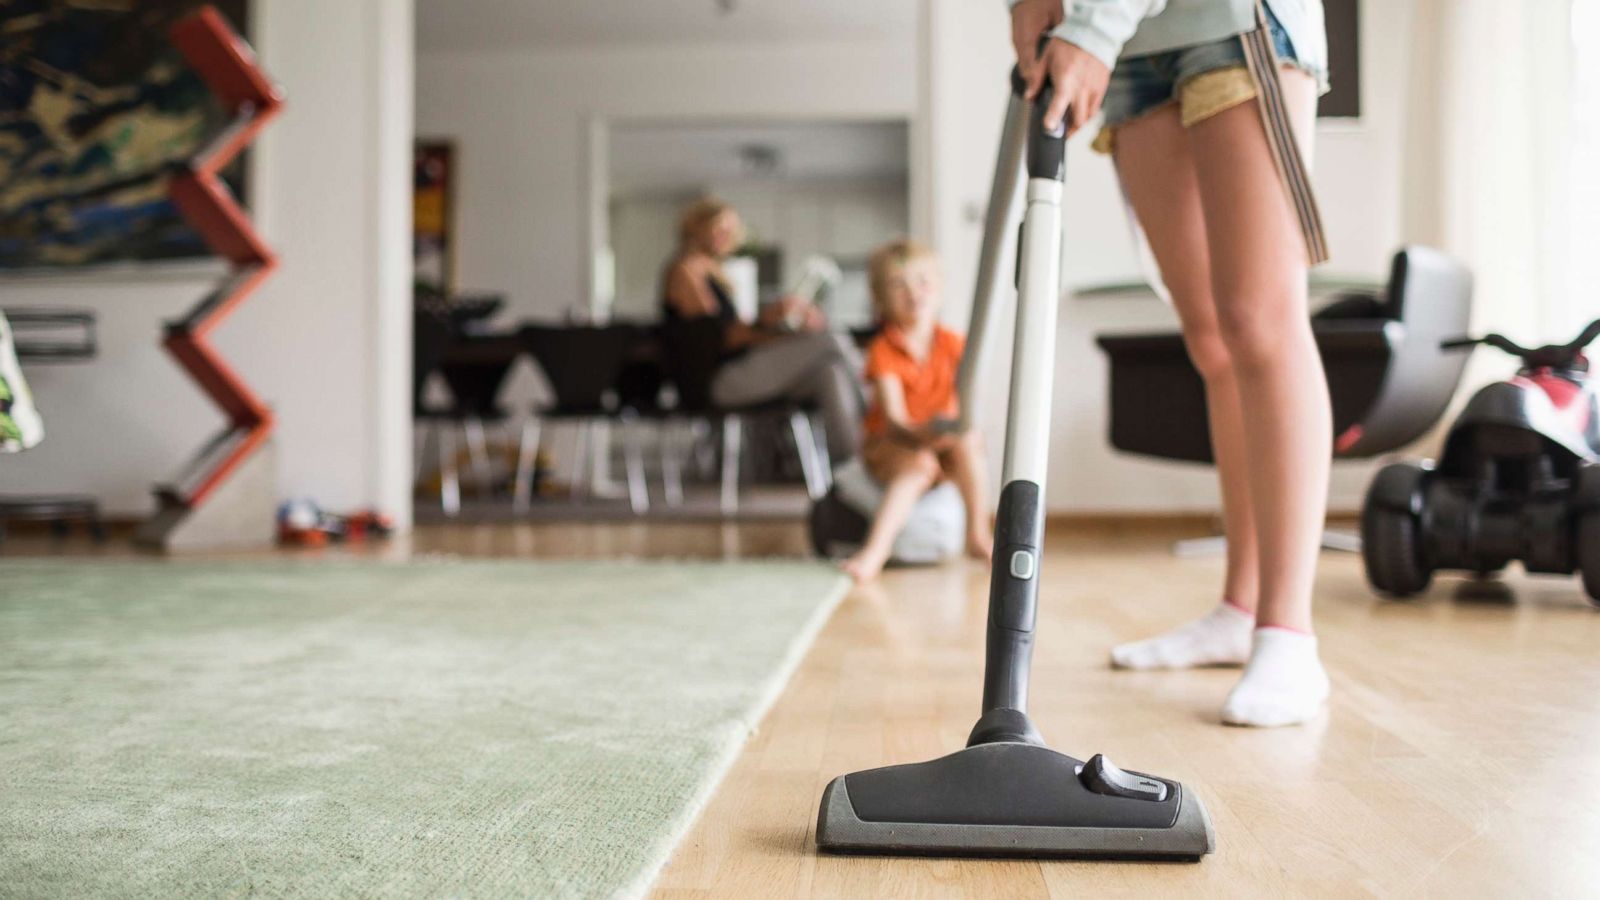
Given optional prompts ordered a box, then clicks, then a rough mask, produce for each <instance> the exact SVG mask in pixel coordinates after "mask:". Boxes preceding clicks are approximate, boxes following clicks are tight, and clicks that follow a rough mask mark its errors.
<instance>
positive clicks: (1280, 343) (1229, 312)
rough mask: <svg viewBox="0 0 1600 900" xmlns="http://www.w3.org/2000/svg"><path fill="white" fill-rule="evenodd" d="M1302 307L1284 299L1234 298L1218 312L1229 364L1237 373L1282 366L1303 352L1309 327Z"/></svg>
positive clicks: (1262, 297) (1220, 330)
mask: <svg viewBox="0 0 1600 900" xmlns="http://www.w3.org/2000/svg"><path fill="white" fill-rule="evenodd" d="M1298 307H1299V304H1289V303H1284V302H1283V298H1268V297H1264V296H1256V297H1254V298H1247V297H1235V298H1234V299H1233V301H1232V302H1229V303H1226V304H1222V305H1220V306H1219V308H1218V310H1217V324H1218V330H1219V332H1220V335H1221V338H1222V343H1223V344H1224V345H1225V346H1226V348H1227V352H1228V358H1229V362H1230V364H1231V365H1232V366H1233V367H1234V368H1235V369H1259V368H1263V367H1270V366H1273V365H1277V364H1278V363H1280V362H1281V361H1282V360H1283V359H1284V358H1285V357H1286V356H1287V355H1290V354H1293V353H1297V352H1300V349H1301V348H1300V341H1298V340H1297V338H1299V337H1300V336H1301V334H1302V332H1305V333H1306V334H1309V330H1310V325H1309V322H1308V321H1307V318H1306V313H1305V311H1304V309H1301V308H1298Z"/></svg>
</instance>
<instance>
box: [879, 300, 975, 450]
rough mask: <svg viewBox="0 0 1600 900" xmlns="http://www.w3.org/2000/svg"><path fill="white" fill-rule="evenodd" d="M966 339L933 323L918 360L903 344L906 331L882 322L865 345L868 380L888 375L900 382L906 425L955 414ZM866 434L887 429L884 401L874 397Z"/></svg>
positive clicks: (919, 423) (882, 432)
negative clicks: (924, 354) (923, 354)
mask: <svg viewBox="0 0 1600 900" xmlns="http://www.w3.org/2000/svg"><path fill="white" fill-rule="evenodd" d="M966 345H967V339H966V338H964V337H962V336H961V335H959V334H957V333H955V332H954V331H951V330H950V329H948V328H946V327H944V326H943V325H935V326H934V329H933V341H932V342H931V343H930V344H929V346H928V356H927V358H926V359H922V360H918V359H917V358H916V357H914V356H912V355H911V351H910V349H909V348H908V347H907V346H906V337H905V333H904V332H903V331H902V330H901V329H900V327H899V326H897V325H885V326H884V327H883V330H882V331H881V332H879V333H878V336H877V337H875V338H873V339H872V343H871V344H870V345H868V346H867V368H866V375H867V381H868V382H870V383H872V384H877V382H878V379H880V378H883V377H885V376H891V377H893V378H895V379H896V380H898V381H899V382H900V388H901V390H902V391H903V392H904V393H905V397H906V415H907V416H908V417H909V418H910V422H908V423H907V424H909V425H913V426H916V425H922V424H924V423H926V422H927V421H928V420H930V419H933V418H936V417H939V416H954V415H955V414H956V370H957V369H958V368H960V366H961V351H962V350H963V349H965V347H966ZM866 426H867V434H869V435H881V434H884V433H886V432H887V431H888V430H889V420H888V418H887V417H886V416H885V415H884V413H883V402H882V401H881V400H878V399H874V400H873V402H872V406H871V408H869V409H868V410H867V422H866Z"/></svg>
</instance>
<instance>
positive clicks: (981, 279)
mask: <svg viewBox="0 0 1600 900" xmlns="http://www.w3.org/2000/svg"><path fill="white" fill-rule="evenodd" d="M1023 95H1024V83H1023V80H1022V77H1021V74H1020V73H1019V72H1017V71H1015V70H1013V72H1012V76H1011V101H1010V104H1009V106H1008V108H1007V111H1006V124H1005V129H1004V132H1003V135H1002V139H1001V147H1000V160H999V163H998V164H997V165H996V167H995V176H994V183H993V188H992V191H991V195H990V201H989V214H988V218H987V221H986V223H985V227H984V241H983V252H982V255H981V256H980V259H979V266H978V284H977V290H976V292H975V297H974V300H973V311H972V328H971V329H970V332H969V335H968V340H967V348H968V349H967V354H966V358H964V359H963V360H962V365H961V371H960V376H959V389H960V394H961V400H962V402H961V424H962V425H963V426H970V425H971V422H972V410H973V407H974V406H975V402H974V401H975V399H976V396H977V394H976V391H975V387H976V385H975V382H976V380H977V373H978V371H979V370H980V368H981V361H980V359H979V357H981V356H982V355H983V354H984V353H985V352H986V351H985V349H984V348H985V345H986V340H987V332H988V328H989V324H990V320H991V318H992V317H993V315H994V312H995V308H996V306H997V305H998V302H997V298H998V297H999V296H1000V294H1001V293H1002V291H1003V289H1004V284H1003V282H1002V279H1003V278H1004V275H1002V274H1001V273H1000V267H999V258H1000V256H1001V253H1002V251H1003V249H1004V243H1005V239H1006V237H1007V235H1008V232H1009V230H1010V228H1011V222H1012V216H1013V213H1014V210H1015V207H1016V203H1017V200H1018V194H1019V182H1020V176H1021V172H1022V170H1023V168H1024V167H1025V168H1026V171H1027V176H1028V177H1027V183H1026V194H1027V205H1026V210H1025V214H1024V217H1023V222H1022V230H1021V235H1020V237H1019V239H1018V241H1019V243H1018V251H1017V252H1018V260H1017V270H1016V287H1017V291H1018V300H1017V314H1016V332H1015V338H1014V346H1013V356H1012V364H1011V399H1010V406H1009V409H1008V411H1007V420H1006V442H1005V462H1004V472H1003V478H1002V481H1003V483H1004V486H1003V487H1002V489H1001V493H1000V503H999V507H998V511H997V513H996V524H995V536H994V563H993V565H992V572H991V575H990V583H989V620H988V646H987V655H986V660H985V672H984V683H983V713H982V716H981V717H980V718H979V719H978V723H977V725H976V726H975V727H974V728H973V729H972V733H971V735H970V736H969V737H968V739H967V746H966V748H965V749H962V750H959V751H957V752H955V753H952V754H950V755H948V756H945V757H941V758H939V759H935V760H933V761H931V762H923V763H913V764H910V765H900V766H889V767H887V768H881V769H871V770H868V771H864V772H854V773H851V774H848V775H841V776H839V777H838V778H835V779H834V780H833V782H832V783H830V784H829V785H828V787H827V789H826V790H824V791H823V794H822V809H821V811H820V812H819V814H818V816H817V845H818V847H819V848H820V849H822V850H823V851H828V852H843V853H869V854H871V853H876V854H915V855H933V856H1010V857H1066V858H1092V859H1141V860H1188V861H1194V860H1198V859H1200V858H1201V857H1202V856H1203V855H1205V854H1206V853H1210V852H1211V851H1212V850H1213V849H1215V847H1216V839H1215V836H1214V833H1213V831H1212V828H1211V819H1210V817H1209V816H1208V815H1207V814H1206V810H1205V806H1204V805H1203V804H1202V803H1201V802H1200V798H1199V797H1197V796H1195V795H1194V794H1193V793H1192V792H1190V791H1189V790H1188V789H1187V788H1185V787H1184V786H1183V785H1182V784H1179V783H1178V782H1176V781H1173V780H1171V779H1167V778H1161V777H1158V776H1155V775H1146V774H1143V773H1141V772H1134V771H1128V770H1124V769H1122V768H1119V767H1118V766H1116V765H1113V764H1112V762H1111V761H1110V760H1108V759H1106V758H1105V757H1104V756H1103V755H1098V754H1097V755H1095V756H1093V757H1091V758H1090V759H1089V760H1088V761H1087V762H1084V761H1081V760H1078V759H1074V758H1073V757H1070V756H1066V755H1064V754H1062V753H1058V752H1056V751H1054V750H1051V749H1050V748H1048V747H1046V746H1045V742H1044V739H1043V738H1042V737H1041V736H1040V734H1039V730H1038V729H1037V728H1036V727H1035V726H1034V724H1033V722H1032V721H1031V720H1030V719H1029V718H1028V714H1027V708H1028V674H1029V667H1030V664H1031V661H1032V657H1033V632H1034V621H1035V618H1036V612H1037V604H1038V590H1039V578H1040V577H1041V574H1042V573H1041V571H1040V554H1041V550H1042V547H1043V538H1044V485H1045V468H1046V462H1047V460H1048V457H1049V442H1050V417H1051V408H1050V392H1051V383H1052V380H1053V370H1054V366H1055V361H1054V356H1055V339H1056V305H1057V303H1058V300H1059V296H1060V291H1059V289H1060V281H1061V195H1062V181H1063V178H1064V174H1065V163H1066V135H1065V131H1064V129H1057V130H1054V131H1047V130H1045V129H1044V127H1043V122H1044V111H1045V109H1046V108H1047V107H1048V104H1049V102H1050V95H1051V91H1050V88H1049V87H1048V86H1047V87H1046V88H1045V89H1044V90H1043V91H1042V92H1041V93H1040V95H1039V96H1038V97H1037V98H1036V100H1035V102H1034V103H1033V104H1032V106H1031V107H1030V106H1029V104H1028V103H1027V102H1026V100H1025V99H1024V96H1023ZM1024 155H1025V156H1026V160H1025V162H1024V160H1023V158H1022V157H1023V156H1024Z"/></svg>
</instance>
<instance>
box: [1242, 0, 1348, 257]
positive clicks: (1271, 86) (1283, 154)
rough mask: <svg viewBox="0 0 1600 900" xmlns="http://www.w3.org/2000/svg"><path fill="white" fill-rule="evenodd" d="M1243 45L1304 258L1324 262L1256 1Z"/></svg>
mask: <svg viewBox="0 0 1600 900" xmlns="http://www.w3.org/2000/svg"><path fill="white" fill-rule="evenodd" d="M1240 37H1241V39H1242V40H1243V41H1244V58H1245V63H1246V65H1248V66H1249V68H1250V77H1251V78H1253V79H1254V80H1255V83H1256V96H1257V97H1258V98H1259V100H1260V103H1261V120H1262V124H1263V125H1265V126H1266V129H1267V143H1269V144H1271V145H1272V158H1273V161H1274V162H1276V163H1277V164H1278V175H1279V177H1280V178H1282V179H1283V185H1284V188H1285V189H1286V190H1287V191H1288V192H1289V199H1290V201H1291V202H1293V204H1294V211H1295V215H1296V216H1297V217H1298V218H1299V220H1300V233H1301V235H1303V236H1304V237H1305V241H1306V255H1307V256H1308V257H1310V262H1311V265H1313V266H1315V265H1317V264H1318V263H1323V262H1327V261H1328V238H1327V234H1326V233H1325V232H1324V231H1323V228H1322V213H1321V212H1320V211H1319V210H1318V209H1317V197H1316V194H1315V193H1314V192H1313V191H1312V189H1311V176H1310V173H1308V172H1307V171H1306V164H1305V158H1304V157H1302V156H1301V155H1300V144H1299V142H1298V141H1297V140H1296V139H1295V135H1294V129H1293V128H1291V127H1290V124H1289V110H1288V107H1287V106H1286V105H1285V103H1284V100H1283V85H1282V84H1281V83H1280V82H1279V81H1278V51H1277V48H1276V47H1274V46H1272V37H1271V34H1270V33H1269V32H1268V29H1267V13H1266V10H1265V9H1264V8H1263V7H1262V5H1261V0H1256V28H1255V30H1253V31H1247V32H1245V33H1244V34H1243V35H1241V36H1240Z"/></svg>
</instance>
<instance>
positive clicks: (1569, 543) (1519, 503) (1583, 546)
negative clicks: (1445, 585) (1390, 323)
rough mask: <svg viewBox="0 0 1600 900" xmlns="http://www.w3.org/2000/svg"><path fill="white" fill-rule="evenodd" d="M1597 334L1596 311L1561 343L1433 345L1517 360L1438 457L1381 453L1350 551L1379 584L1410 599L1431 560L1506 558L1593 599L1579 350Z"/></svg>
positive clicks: (1592, 472)
mask: <svg viewBox="0 0 1600 900" xmlns="http://www.w3.org/2000/svg"><path fill="white" fill-rule="evenodd" d="M1597 338H1600V319H1597V320H1595V321H1594V322H1591V323H1589V327H1587V328H1585V329H1584V330H1583V333H1582V334H1580V335H1578V336H1577V337H1576V338H1575V339H1573V340H1572V341H1569V342H1568V343H1565V344H1550V345H1547V346H1544V347H1523V346H1521V345H1520V344H1517V343H1516V342H1514V341H1512V340H1510V339H1509V338H1506V337H1505V336H1504V335H1499V334H1489V335H1485V336H1483V337H1481V338H1473V337H1466V338H1457V339H1453V340H1448V341H1445V342H1444V343H1443V344H1442V345H1441V346H1442V347H1443V348H1444V349H1446V350H1452V349H1461V350H1467V349H1470V348H1472V347H1476V346H1478V345H1480V344H1482V345H1487V346H1490V347H1494V348H1496V349H1498V350H1503V351H1505V352H1506V353H1509V354H1510V355H1512V356H1514V357H1516V358H1517V359H1518V360H1519V361H1520V363H1521V364H1520V366H1519V367H1518V369H1517V373H1516V375H1515V376H1513V377H1512V378H1510V379H1507V380H1505V381H1498V382H1495V383H1493V384H1490V385H1486V386H1485V387H1483V388H1482V389H1481V390H1479V391H1478V392H1477V393H1476V394H1474V395H1473V396H1472V399H1471V400H1469V401H1467V405H1466V406H1465V407H1464V408H1463V409H1462V410H1461V415H1460V416H1458V417H1456V420H1455V422H1454V423H1453V424H1452V425H1451V426H1450V434H1449V436H1448V437H1447V438H1446V439H1445V443H1444V453H1443V455H1441V456H1440V457H1439V460H1438V461H1437V462H1433V461H1423V462H1413V461H1406V462H1396V463H1391V464H1389V465H1387V466H1385V467H1383V468H1382V469H1380V470H1379V471H1378V474H1377V476H1376V477H1375V478H1373V480H1372V486H1371V487H1370V488H1369V489H1368V491H1367V499H1366V503H1365V504H1364V506H1363V507H1362V512H1361V554H1362V557H1363V561H1364V562H1365V563H1366V570H1367V581H1368V582H1369V583H1370V584H1371V585H1372V587H1373V588H1374V589H1375V590H1376V591H1377V592H1378V593H1380V594H1383V595H1385V596H1388V597H1396V598H1401V597H1411V596H1414V595H1416V594H1419V593H1421V592H1422V591H1424V590H1426V589H1427V587H1428V584H1429V583H1430V582H1431V581H1432V580H1433V573H1434V572H1435V571H1436V570H1439V569H1459V570H1465V571H1468V572H1474V573H1477V574H1478V575H1480V576H1482V575H1488V574H1489V573H1491V572H1497V571H1499V570H1500V569H1503V568H1505V566H1506V565H1507V564H1509V563H1510V562H1512V561H1513V560H1516V561H1520V562H1521V563H1522V567H1523V568H1524V569H1526V570H1527V571H1529V572H1542V573H1548V574H1557V575H1571V574H1573V573H1574V572H1577V573H1578V574H1579V575H1580V576H1581V577H1582V580H1583V587H1584V591H1585V593H1587V594H1588V595H1589V597H1590V599H1592V600H1593V601H1594V602H1595V603H1597V604H1600V391H1597V389H1596V387H1597V383H1596V381H1595V379H1594V377H1593V375H1592V374H1591V373H1590V371H1589V360H1588V357H1587V356H1586V355H1585V354H1584V348H1585V347H1587V346H1588V345H1589V344H1590V343H1592V342H1594V341H1595V340H1596V339H1597Z"/></svg>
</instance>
